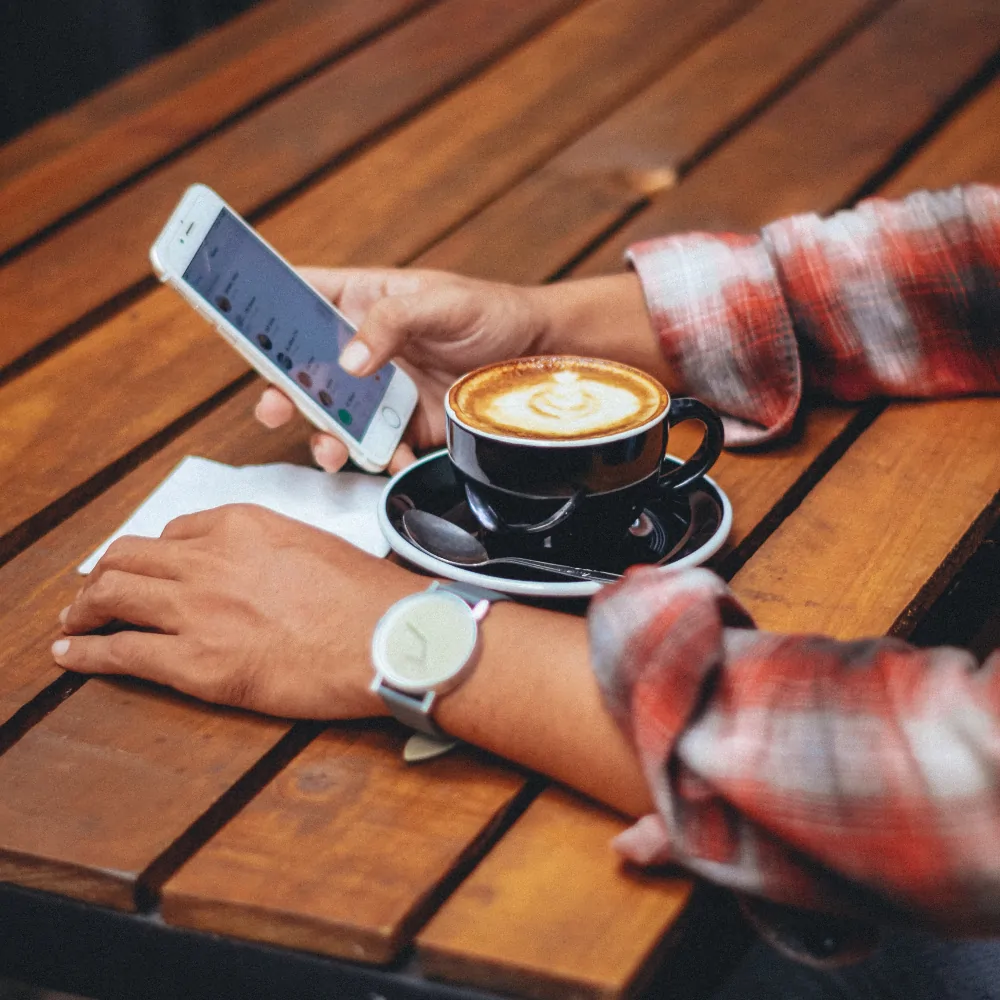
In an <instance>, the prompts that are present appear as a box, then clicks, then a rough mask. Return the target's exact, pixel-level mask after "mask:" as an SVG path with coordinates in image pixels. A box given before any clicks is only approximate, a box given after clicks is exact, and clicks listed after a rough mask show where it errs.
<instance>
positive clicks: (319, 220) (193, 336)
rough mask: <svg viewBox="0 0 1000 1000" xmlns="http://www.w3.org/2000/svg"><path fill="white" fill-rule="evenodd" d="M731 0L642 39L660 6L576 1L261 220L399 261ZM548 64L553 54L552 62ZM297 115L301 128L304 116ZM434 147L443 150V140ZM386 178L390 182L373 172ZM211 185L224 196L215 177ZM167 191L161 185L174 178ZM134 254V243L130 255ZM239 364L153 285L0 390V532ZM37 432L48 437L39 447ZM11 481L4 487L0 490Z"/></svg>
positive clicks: (303, 238)
mask: <svg viewBox="0 0 1000 1000" xmlns="http://www.w3.org/2000/svg"><path fill="white" fill-rule="evenodd" d="M523 2H524V3H527V0H523ZM732 3H733V0H713V3H712V4H706V5H705V9H704V11H703V12H702V13H701V14H700V16H699V17H697V18H687V19H686V28H685V31H683V32H673V33H670V37H669V40H667V41H663V42H661V43H660V44H659V45H656V46H650V45H649V44H647V42H648V34H649V32H650V30H651V28H652V25H653V24H654V23H655V22H656V21H657V19H658V18H659V17H660V16H662V14H663V10H662V4H661V3H659V2H656V0H629V2H628V3H624V4H618V3H616V2H615V3H613V2H612V0H599V2H597V3H595V4H593V5H589V6H587V7H584V8H583V9H581V10H580V11H578V12H577V13H575V14H574V15H573V16H572V17H569V18H565V19H564V20H562V21H561V22H559V23H558V24H557V25H555V26H554V27H553V28H552V29H551V30H549V31H548V32H546V33H545V34H544V35H543V36H541V37H540V38H539V39H537V40H536V41H535V42H533V43H531V44H529V45H527V46H525V47H524V48H523V49H520V50H518V51H517V52H515V53H514V54H513V55H511V56H510V57H508V58H507V59H506V60H504V61H503V62H502V63H501V64H500V65H499V66H497V67H496V69H494V70H491V71H490V72H489V73H488V74H486V75H485V76H484V77H482V78H480V79H477V80H475V81H473V82H472V83H471V84H469V85H468V86H467V87H465V88H464V89H463V90H461V91H460V92H459V93H457V94H456V95H455V96H454V97H453V98H450V99H449V100H448V101H446V102H444V104H443V105H439V106H436V107H433V108H430V109H429V110H428V111H427V112H425V113H424V114H423V115H422V116H421V117H420V118H419V119H418V120H417V121H416V122H414V123H413V124H412V125H410V126H407V127H406V128H405V129H404V130H402V131H401V132H399V133H397V134H395V135H394V136H392V137H390V138H389V139H388V140H386V141H385V142H384V143H382V144H381V145H380V146H378V147H376V148H375V149H373V150H372V151H371V152H370V153H368V154H365V155H364V156H362V157H361V158H360V159H359V160H357V161H354V163H353V164H350V165H348V167H346V168H345V169H344V170H343V171H341V172H340V173H338V174H335V175H333V176H332V177H331V178H330V179H329V180H327V181H325V182H323V183H321V184H320V185H318V186H317V187H316V188H314V189H312V190H311V191H309V192H307V193H306V194H304V195H303V196H302V197H300V198H299V199H297V200H296V201H295V202H294V203H292V204H291V205H290V206H289V207H288V208H286V209H283V210H281V211H280V212H278V213H276V215H275V216H274V217H273V218H272V219H270V220H269V221H268V222H267V223H266V224H265V225H264V226H263V227H262V231H263V233H264V235H265V236H266V237H267V238H268V239H270V240H271V242H272V243H273V244H274V245H275V246H277V247H278V248H279V249H280V250H281V251H282V252H284V253H285V254H286V256H289V257H290V258H291V259H292V260H297V261H308V260H311V261H314V262H326V263H350V262H355V263H358V262H362V261H363V260H364V259H365V255H366V254H367V253H368V252H369V251H370V250H371V242H370V241H371V240H372V239H373V238H376V236H377V237H378V238H381V239H384V240H385V241H386V245H385V246H384V247H383V248H382V251H381V252H380V254H379V258H380V260H381V262H382V263H402V262H403V261H405V260H407V259H409V258H411V257H412V256H414V255H415V254H417V253H419V251H420V249H421V248H422V247H423V246H425V245H426V244H428V243H432V242H433V241H434V240H435V239H436V238H438V237H440V236H441V235H442V233H444V232H446V231H447V229H448V228H449V227H451V226H452V225H453V224H455V223H456V222H457V221H459V220H460V219H461V218H462V217H463V216H464V215H466V214H468V213H471V212H473V211H474V210H475V209H476V208H477V207H479V206H480V205H481V204H482V202H483V201H484V200H487V199H488V198H489V195H490V188H489V187H488V186H486V185H487V181H488V182H489V183H490V184H493V185H499V186H503V185H505V184H510V183H512V182H513V181H514V180H516V178H517V176H518V174H519V172H520V171H521V170H523V169H525V168H526V166H528V165H529V164H530V163H531V161H532V159H533V158H534V157H535V156H537V155H539V153H540V151H541V150H544V149H547V148H551V147H552V145H553V144H557V143H558V142H559V139H560V136H561V137H562V138H563V139H565V138H566V137H567V136H568V135H570V134H573V133H574V132H575V131H578V130H579V128H580V127H581V124H582V123H583V122H585V121H587V120H588V117H589V118H594V117H600V115H602V114H603V113H605V111H606V109H607V107H608V104H609V103H611V102H613V100H614V99H616V98H618V99H623V98H624V96H625V95H626V94H627V92H628V87H629V86H632V87H636V86H638V85H639V83H640V82H641V81H642V80H643V79H644V77H645V76H646V75H648V73H649V72H650V67H651V66H652V65H654V64H656V62H657V60H659V59H666V58H667V57H669V56H670V54H671V53H678V52H683V51H684V50H685V45H690V44H693V42H694V40H695V39H697V38H698V37H699V31H704V30H707V28H706V25H710V24H711V23H713V22H712V16H714V17H718V16H719V11H720V10H726V9H728V7H729V6H730V5H732ZM444 9H445V8H444V7H442V8H437V10H444ZM504 10H505V12H506V11H507V10H508V8H507V7H505V8H504ZM505 16H507V15H506V13H505ZM453 26H454V25H453ZM661 34H663V33H661ZM595 37H596V38H601V39H605V40H607V41H608V42H609V45H608V46H606V48H607V50H608V51H606V52H605V49H604V48H601V49H600V58H599V59H597V58H595V51H593V50H592V48H591V47H592V46H593V45H594V44H595V43H594V39H595ZM452 38H453V36H451V35H447V34H446V35H445V36H444V37H443V40H442V44H444V41H445V40H447V41H448V44H449V45H450V43H451V40H452ZM611 42H613V44H611ZM647 50H648V51H647ZM372 51H374V49H373V50H372ZM636 54H641V58H637V60H636V61H637V65H636V66H635V67H632V68H631V74H632V75H631V76H630V75H629V74H628V73H626V72H624V71H623V69H622V66H621V65H619V63H620V62H621V61H627V59H626V57H627V56H629V55H636ZM348 62H350V61H348ZM339 65H340V66H346V65H347V63H344V64H339ZM550 67H555V68H554V69H553V70H552V71H551V73H550ZM361 68H363V67H355V70H356V71H358V70H360V69H361ZM484 109H488V110H489V114H486V113H485V110H484ZM296 128H297V129H303V128H304V126H303V122H301V121H299V122H298V123H297V125H296ZM305 131H306V132H308V131H309V130H308V128H305ZM441 144H444V145H445V146H446V147H447V148H446V149H445V150H443V151H442V149H441V148H440V146H441ZM203 148H207V147H203ZM267 149H268V150H269V152H268V156H269V157H271V158H274V157H279V158H280V156H279V154H280V155H285V154H283V153H280V150H279V149H278V148H277V146H275V145H272V146H269V147H267ZM185 162H186V161H185ZM393 164H394V165H393ZM177 169H179V167H178V168H177ZM219 169H225V167H224V166H223V167H220V168H219ZM362 175H363V176H362ZM486 175H488V177H487V180H486V181H484V179H483V178H484V176H486ZM387 177H392V178H393V179H394V183H393V184H387V183H386V178H387ZM192 179H193V178H192ZM136 190H138V189H136ZM223 193H224V194H226V193H228V192H227V190H226V189H225V188H224V189H223ZM169 194H170V197H171V198H173V197H175V196H176V191H171V192H169ZM237 204H239V199H237ZM110 208H111V206H108V210H110ZM102 211H104V210H103V209H102ZM96 218H97V215H96V214H95V216H93V217H92V219H93V220H96ZM91 222H92V220H91V219H88V220H84V222H81V224H80V225H81V226H84V225H89V224H91ZM93 225H95V226H97V222H96V221H94V222H93ZM156 225H157V226H158V225H159V223H156ZM154 229H155V227H154ZM69 233H70V230H66V231H64V233H61V234H59V237H58V238H59V239H62V238H64V237H65V238H68V234H69ZM55 246H56V241H55V240H53V241H50V242H49V243H46V244H43V245H42V246H40V247H39V248H38V250H39V252H42V251H43V250H44V251H45V252H46V253H53V254H54V252H55V251H54V250H53V249H52V248H53V247H55ZM64 252H65V253H66V255H67V256H65V257H62V256H59V257H55V256H54V257H53V262H54V263H53V266H55V267H56V268H57V270H60V269H61V271H62V272H64V271H65V268H72V267H74V266H76V265H75V264H74V261H75V260H76V261H78V260H79V254H77V255H76V256H74V255H73V254H72V253H71V252H70V251H69V250H65V251H64ZM139 253H140V248H139V247H133V254H134V255H135V254H139ZM142 253H143V254H144V253H145V251H144V250H143V251H142ZM29 256H31V255H30V254H29V255H26V257H24V258H21V259H19V260H18V261H15V262H14V263H13V264H12V265H11V266H10V267H9V268H7V269H6V270H5V271H0V313H2V312H3V310H4V309H5V308H8V307H9V308H11V309H15V310H16V309H19V308H20V309H23V310H24V315H23V316H22V317H21V320H22V321H23V323H24V324H29V325H30V323H31V322H34V320H35V319H37V318H38V317H39V316H41V315H42V314H43V313H44V312H45V310H46V309H48V308H55V309H58V308H61V307H60V306H59V305H58V304H57V300H58V296H55V295H50V296H46V298H45V301H44V303H38V304H31V305H30V308H29V303H28V302H27V301H26V299H25V295H24V290H23V289H22V290H21V292H20V295H21V300H20V302H21V304H20V305H16V303H12V302H5V301H4V293H3V288H4V281H5V280H10V275H11V273H12V269H14V268H17V267H19V266H21V265H22V264H23V263H24V262H25V261H27V259H28V257H29ZM143 259H145V258H144V257H143ZM90 266H91V265H90V264H89V263H88V264H87V267H90ZM130 266H133V265H130ZM112 270H114V268H112ZM540 277H541V276H540ZM81 280H83V277H81ZM43 285H44V282H42V283H41V284H39V283H37V282H36V283H35V284H34V285H33V287H42V286H43ZM81 294H82V293H81ZM32 317H34V319H33V318H32ZM5 322H6V323H7V327H6V329H8V330H10V331H14V333H13V335H12V336H11V337H7V338H5V339H4V340H3V341H2V342H0V351H2V350H4V349H11V344H12V343H13V342H14V340H16V338H17V337H19V336H20V335H21V334H22V333H24V332H25V330H26V329H27V328H28V327H26V326H24V325H19V323H18V322H17V321H15V320H14V319H13V318H12V317H8V318H7V320H6V321H5ZM242 370H243V364H242V361H240V360H239V359H238V357H237V356H236V355H235V354H234V353H233V352H232V351H231V350H230V349H229V348H227V347H226V346H225V345H224V344H223V343H222V342H221V340H219V338H218V337H217V336H216V335H215V334H213V333H212V332H210V331H209V330H208V329H207V327H206V326H205V324H204V323H203V322H202V321H200V320H199V319H198V318H197V317H196V316H195V315H194V314H193V313H192V312H191V311H190V310H189V309H188V308H187V307H186V306H183V305H181V304H180V303H179V302H177V301H174V297H173V296H172V294H171V293H169V292H167V291H161V292H158V293H155V294H154V295H151V296H149V297H147V298H145V299H143V300H141V301H140V302H138V303H136V304H135V305H133V306H131V307H130V308H129V309H128V310H127V311H125V312H122V313H120V314H119V315H117V316H115V317H114V318H113V319H112V320H110V321H108V322H106V323H104V324H102V325H101V326H99V327H97V328H95V329H94V330H93V331H91V332H90V333H88V334H87V335H85V336H83V337H81V338H80V339H78V340H76V341H74V342H73V343H71V344H70V345H69V346H68V347H66V348H65V349H64V350H62V351H61V352H59V353H57V354H55V355H53V356H51V357H49V358H46V359H45V360H44V361H43V362H41V363H40V364H38V365H36V366H35V367H34V368H32V369H31V370H29V371H28V372H26V373H25V374H24V375H21V376H19V377H17V378H14V379H12V380H11V381H9V382H8V383H7V384H6V385H4V386H2V387H0V425H2V426H4V428H5V433H4V435H3V436H2V438H0V536H2V535H3V534H4V533H6V532H8V531H10V530H11V529H12V528H14V527H15V526H16V525H17V524H19V523H21V522H22V521H24V520H25V519H26V518H28V517H31V516H32V515H33V514H35V513H36V512H37V511H38V510H40V509H43V508H44V507H45V506H46V505H47V504H49V503H51V502H52V501H53V500H54V499H55V498H57V497H59V496H62V495H64V494H65V493H66V492H68V491H69V490H71V489H73V488H74V487H75V486H77V485H78V484H79V483H80V482H82V481H85V480H87V479H88V478H89V477H90V476H93V475H94V474H95V473H96V472H97V471H99V470H100V469H101V468H103V467H105V466H106V465H107V464H108V463H109V462H112V461H115V460H116V459H117V458H118V457H120V456H121V455H122V454H124V453H126V452H127V451H128V450H130V449H131V448H134V447H136V446H137V445H138V444H139V443H140V442H142V441H144V440H146V439H147V438H148V437H149V436H150V435H151V434H152V433H155V430H158V429H159V428H161V427H163V426H164V425H165V423H169V422H170V421H171V420H174V419H177V417H178V416H180V415H181V414H182V413H184V412H186V411H187V410H190V409H191V408H193V407H194V406H197V405H198V404H199V403H201V402H202V401H203V400H204V399H205V398H206V397H207V396H209V395H211V394H212V393H213V392H215V391H218V390H219V389H220V388H222V387H223V386H225V385H226V384H228V383H229V382H230V381H231V380H232V379H233V378H234V377H236V375H237V374H238V373H239V372H241V371H242ZM70 384H75V385H87V386H100V387H101V390H100V391H99V392H86V393H79V394H76V395H74V394H71V393H68V392H66V391H65V390H64V388H63V387H64V386H66V385H70ZM123 413H127V414H128V415H129V417H128V419H127V420H123V419H122V414H123ZM67 437H69V440H67ZM45 441H52V442H58V444H57V445H56V446H55V447H54V448H46V447H45V444H44V442H45ZM15 478H16V480H17V482H18V484H19V485H18V488H17V489H16V490H15V489H11V488H8V487H7V483H9V482H13V480H14V479H15Z"/></svg>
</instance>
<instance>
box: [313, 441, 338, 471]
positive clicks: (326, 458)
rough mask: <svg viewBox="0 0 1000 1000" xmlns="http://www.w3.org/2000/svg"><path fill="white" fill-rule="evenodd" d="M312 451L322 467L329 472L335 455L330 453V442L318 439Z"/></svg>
mask: <svg viewBox="0 0 1000 1000" xmlns="http://www.w3.org/2000/svg"><path fill="white" fill-rule="evenodd" d="M312 453H313V458H314V459H315V460H316V464H317V465H318V466H319V467H320V468H321V469H326V471H327V472H329V471H330V466H331V465H332V464H333V456H332V455H331V454H330V443H329V442H328V441H317V442H316V443H315V444H314V445H313V446H312Z"/></svg>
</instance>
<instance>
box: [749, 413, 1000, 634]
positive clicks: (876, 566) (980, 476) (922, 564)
mask: <svg viewBox="0 0 1000 1000" xmlns="http://www.w3.org/2000/svg"><path fill="white" fill-rule="evenodd" d="M998 493H1000V401H997V400H995V399H973V400H955V401H948V402H940V403H922V404H912V405H902V404H899V405H895V406H893V407H891V408H890V409H888V410H887V411H886V412H885V413H883V414H882V415H881V416H880V417H879V418H878V420H877V421H876V422H875V423H874V424H873V425H872V426H871V427H869V428H868V430H866V431H865V433H864V434H862V435H861V437H859V438H858V440H857V441H856V442H855V443H854V444H853V445H852V446H851V447H850V448H849V449H848V451H847V452H846V454H845V455H844V456H843V457H842V458H841V459H840V461H839V462H837V464H836V465H835V466H834V467H833V469H831V470H830V472H828V473H827V474H826V476H825V477H824V478H823V480H822V481H821V482H820V483H819V485H818V486H817V487H816V488H815V489H814V490H813V491H812V492H811V493H810V494H809V496H807V497H806V499H805V500H804V501H803V503H802V505H801V506H800V507H799V508H798V509H797V510H796V511H795V512H794V514H792V515H791V516H790V517H789V518H787V519H786V520H785V521H784V522H783V523H782V525H781V527H780V528H779V529H778V530H777V531H776V532H775V533H774V535H773V536H772V537H771V538H770V539H769V540H768V541H767V543H766V544H765V545H764V546H763V547H762V548H761V550H760V551H759V552H758V553H757V554H756V555H755V556H754V558H753V559H751V560H750V562H749V563H748V564H747V565H746V566H745V567H744V569H743V570H742V571H741V572H740V573H738V574H737V575H736V577H735V578H734V580H733V586H734V587H735V589H736V593H737V594H738V595H739V597H740V599H741V600H742V601H743V602H744V603H745V604H746V605H747V607H748V608H749V609H750V611H751V613H752V614H753V615H754V616H755V617H756V619H757V621H758V623H759V624H760V626H761V627H762V628H766V629H771V630H774V631H782V632H825V633H829V634H831V635H834V636H837V637H840V638H851V639H853V638H857V637H859V636H866V635H880V634H884V633H885V632H887V631H888V630H889V628H890V627H891V626H892V625H893V623H894V622H895V621H896V619H897V618H898V617H899V616H900V615H901V614H902V613H903V612H904V610H905V609H906V608H907V607H908V606H909V605H910V604H911V603H912V602H913V601H914V600H915V599H916V598H917V597H918V595H922V597H923V600H922V605H923V607H922V608H921V609H918V610H925V609H926V607H927V606H929V604H930V602H931V601H932V600H933V598H934V597H936V596H938V594H939V593H940V592H941V590H943V588H944V585H945V584H946V583H947V580H948V579H949V578H950V576H951V574H953V573H954V572H955V571H956V570H957V569H958V568H959V567H960V566H961V564H962V562H964V561H965V558H966V557H968V555H970V554H971V549H970V550H968V551H965V552H959V551H956V550H957V549H958V546H959V544H960V543H961V542H962V540H963V538H964V537H965V536H966V534H967V533H968V532H969V530H970V528H971V527H972V525H973V524H974V522H975V521H976V519H977V518H978V517H979V516H980V514H982V512H983V511H984V509H985V508H987V507H988V506H990V505H991V504H993V503H994V499H995V498H996V497H997V495H998ZM996 513H1000V510H998V511H997V512H996ZM988 528H989V525H988V524H987V525H985V526H984V527H983V529H982V531H983V533H985V531H986V530H988ZM950 556H953V559H952V561H951V564H950V565H946V563H947V561H948V560H949V557H950ZM939 571H940V572H939ZM935 576H938V581H937V583H936V584H934V583H931V586H928V583H929V582H931V581H932V578H934V577H935Z"/></svg>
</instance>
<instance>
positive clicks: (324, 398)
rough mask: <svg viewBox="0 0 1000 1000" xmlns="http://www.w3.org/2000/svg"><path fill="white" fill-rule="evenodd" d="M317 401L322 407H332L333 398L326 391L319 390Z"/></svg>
mask: <svg viewBox="0 0 1000 1000" xmlns="http://www.w3.org/2000/svg"><path fill="white" fill-rule="evenodd" d="M319 401H320V402H321V403H322V404H323V405H324V406H333V396H331V395H330V393H328V392H327V391H326V389H320V391H319Z"/></svg>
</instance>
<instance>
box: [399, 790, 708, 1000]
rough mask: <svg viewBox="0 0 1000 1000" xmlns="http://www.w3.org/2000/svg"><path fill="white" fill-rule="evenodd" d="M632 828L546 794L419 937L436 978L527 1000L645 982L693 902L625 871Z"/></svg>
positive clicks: (661, 880) (679, 882) (682, 892)
mask: <svg viewBox="0 0 1000 1000" xmlns="http://www.w3.org/2000/svg"><path fill="white" fill-rule="evenodd" d="M625 826H626V824H625V823H624V822H623V821H622V820H620V819H617V818H616V817H614V816H612V815H611V814H610V813H608V812H607V811H605V810H603V809H600V808H598V807H595V806H593V805H591V804H589V803H587V802H585V801H584V800H582V799H579V798H577V797H575V796H571V795H569V794H568V793H566V792H562V791H559V790H557V789H549V790H548V791H546V792H544V793H543V794H542V795H541V796H539V798H537V799H536V800H535V801H534V802H533V803H532V804H531V806H529V807H528V809H527V811H526V812H525V813H524V815H523V816H522V817H521V818H520V819H519V820H518V822H517V823H516V824H515V825H514V826H513V827H512V828H511V829H510V830H509V831H508V832H507V834H506V836H504V838H503V839H502V840H501V841H500V842H499V843H498V844H497V845H496V847H494V848H493V850H492V851H491V852H490V853H489V855H487V857H486V858H485V859H484V860H483V861H482V862H481V863H480V864H479V865H478V866H477V868H476V869H475V871H473V873H472V874H471V875H470V876H469V877H468V878H467V879H466V880H465V881H464V882H463V883H462V884H461V885H460V886H459V888H458V889H457V890H456V891H455V892H454V893H453V894H452V895H451V896H450V897H449V898H448V901H447V902H446V903H445V904H444V905H443V906H442V907H441V909H440V910H438V912H437V913H436V914H435V915H434V917H433V919H432V920H431V921H430V923H429V924H428V925H427V926H426V927H425V928H424V930H423V931H421V932H420V934H419V935H418V936H417V940H416V944H417V953H418V958H419V962H420V966H421V968H422V969H423V971H424V972H425V973H426V974H427V975H429V976H432V977H435V978H440V979H448V980H452V981H456V982H461V983H464V984H470V985H475V986H481V987H484V988H487V989H491V990H497V991H502V992H507V991H510V992H512V993H517V994H518V995H521V996H528V997H538V998H545V1000H562V998H570V997H572V998H574V1000H576V998H601V1000H606V998H616V997H621V996H625V995H627V994H628V993H629V992H630V991H631V990H632V989H633V988H634V987H636V986H638V985H641V983H642V981H643V978H644V975H645V974H646V973H648V971H649V969H650V966H651V965H652V964H653V963H654V962H655V960H656V958H657V957H658V949H659V948H660V946H661V943H662V942H663V939H664V937H665V935H666V934H667V933H668V931H669V930H670V928H671V927H672V926H673V924H674V922H675V921H676V920H677V918H678V916H680V914H681V912H682V910H683V908H684V906H685V905H686V904H687V901H688V899H689V898H690V895H691V890H692V886H691V883H690V881H688V880H687V879H671V878H665V877H662V876H652V875H648V874H641V873H637V872H633V871H631V870H628V869H625V868H624V867H623V866H622V864H621V860H620V859H619V857H618V856H617V855H616V854H615V853H614V851H613V850H612V849H611V846H610V843H609V841H610V840H611V838H612V837H613V836H615V835H616V834H617V833H619V832H621V831H622V830H623V829H625Z"/></svg>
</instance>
